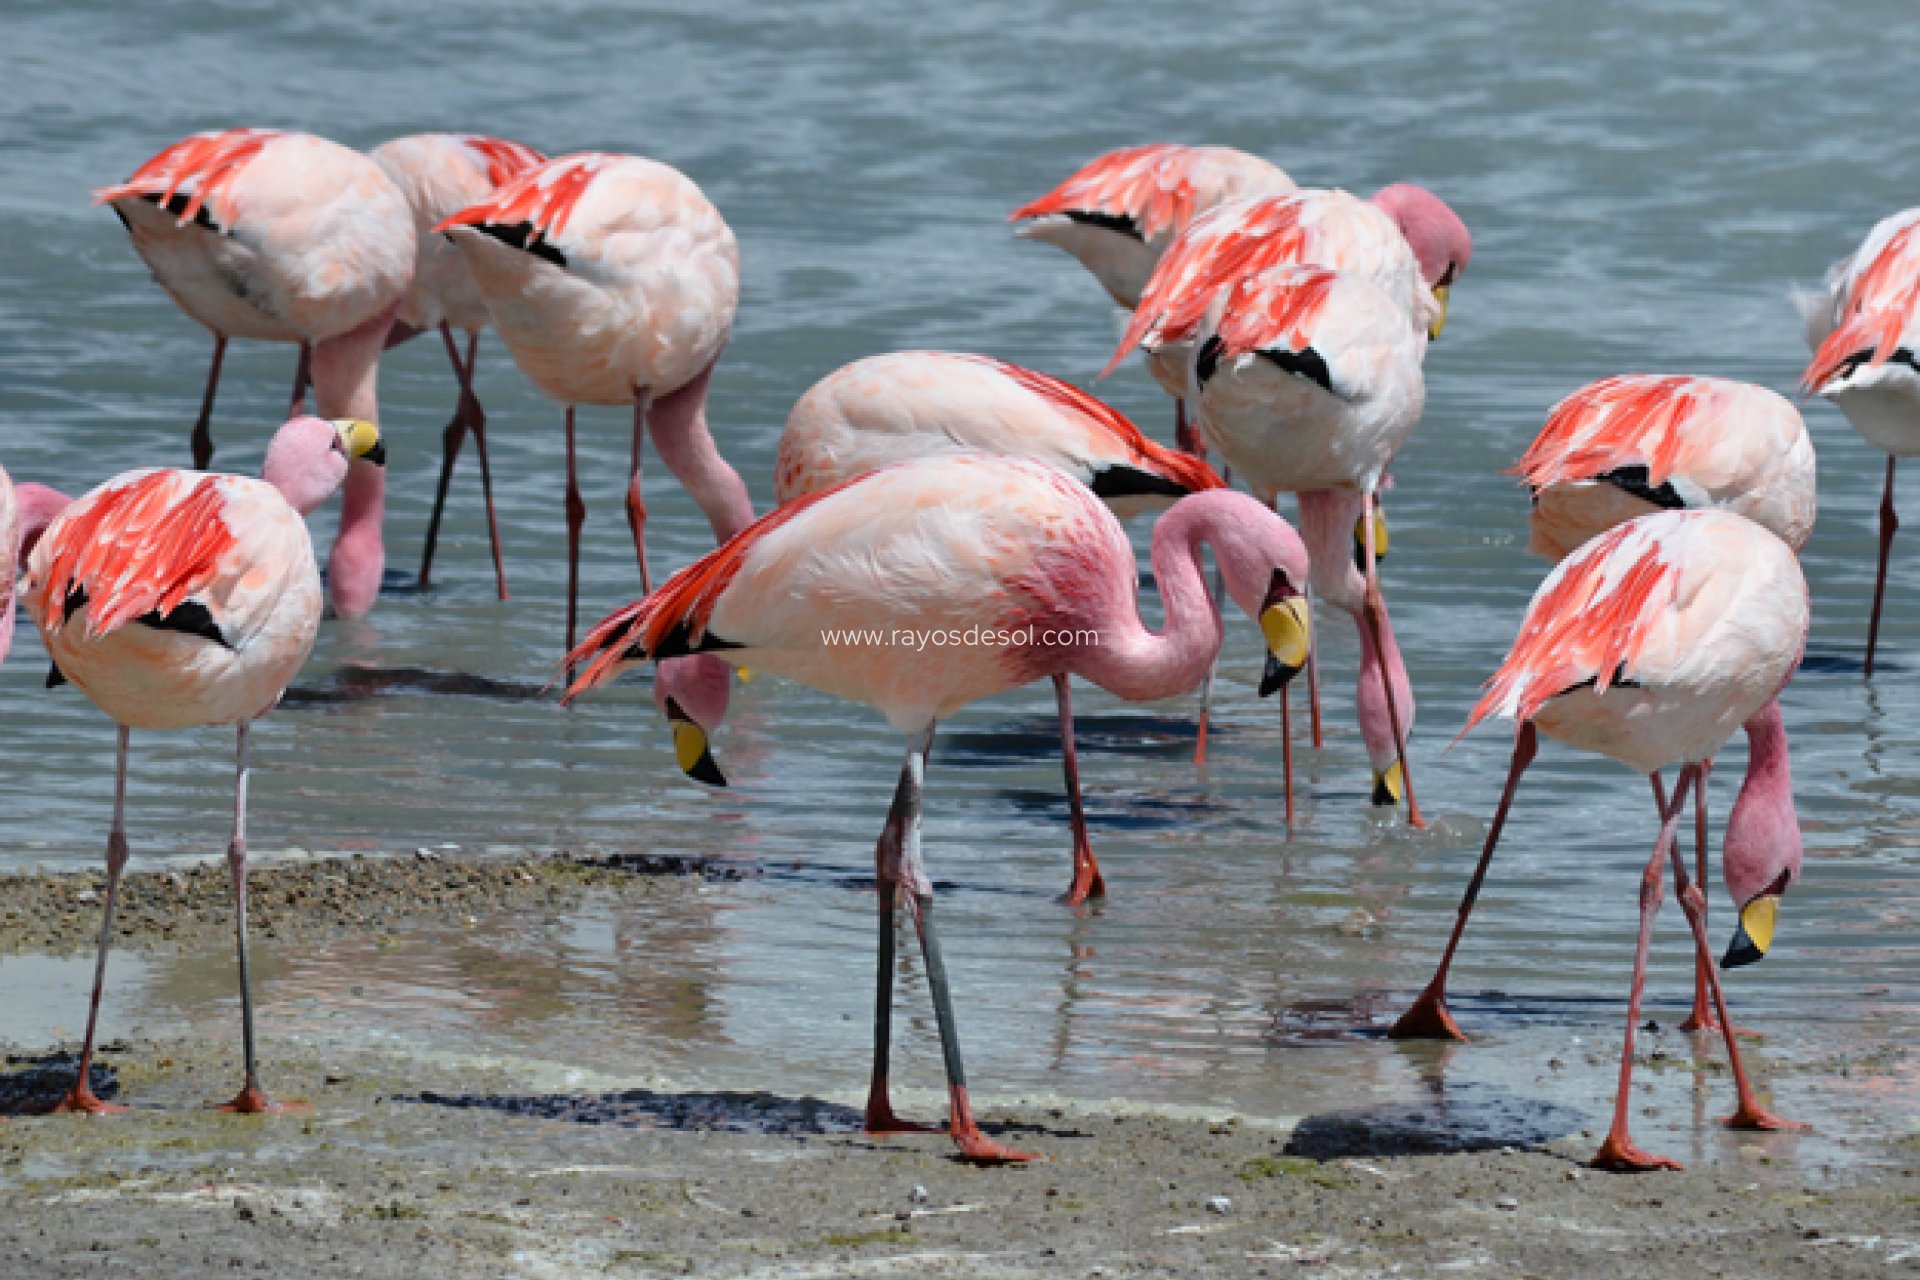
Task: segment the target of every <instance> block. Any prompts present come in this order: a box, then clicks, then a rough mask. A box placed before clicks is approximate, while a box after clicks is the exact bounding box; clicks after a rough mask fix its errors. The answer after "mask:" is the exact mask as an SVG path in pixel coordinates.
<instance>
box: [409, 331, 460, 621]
mask: <svg viewBox="0 0 1920 1280" xmlns="http://www.w3.org/2000/svg"><path fill="white" fill-rule="evenodd" d="M440 337H441V340H442V341H444V342H445V343H446V347H447V359H448V360H450V361H452V363H453V376H454V377H455V378H457V379H459V382H460V396H459V398H458V399H457V400H455V401H454V403H453V416H452V417H451V418H449V419H447V425H446V428H445V429H444V430H442V431H441V433H440V485H439V487H438V488H437V489H435V490H434V494H433V514H432V515H430V516H428V517H427V545H426V548H425V549H424V550H423V551H422V552H421V553H420V588H421V590H423V591H424V590H425V589H426V588H427V587H429V586H431V585H432V582H431V579H432V577H433V551H434V548H435V547H436V546H437V545H438V544H439V542H440V517H441V516H442V515H443V514H444V513H445V512H446V509H447V490H448V489H449V488H450V487H452V485H453V464H454V462H455V461H456V460H458V459H459V457H460V446H461V445H462V444H463V443H465V442H466V438H467V399H468V395H467V385H468V383H467V367H466V365H464V364H462V363H461V362H460V348H459V347H457V346H455V345H454V341H453V328H452V326H450V325H448V324H447V322H446V321H445V320H442V321H441V322H440Z"/></svg>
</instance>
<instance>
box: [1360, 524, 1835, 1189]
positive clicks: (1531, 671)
mask: <svg viewBox="0 0 1920 1280" xmlns="http://www.w3.org/2000/svg"><path fill="white" fill-rule="evenodd" d="M1808 612H1809V604H1808V599H1807V584H1806V579H1805V578H1804V577H1803V576H1802V574H1801V572H1800V562H1799V560H1798V559H1797V558H1796V557H1795V555H1794V553H1793V550H1792V548H1790V547H1788V546H1787V544H1786V543H1784V542H1782V541H1781V540H1780V539H1779V538H1777V537H1776V536H1774V535H1773V534H1772V533H1770V532H1768V531H1767V530H1766V529H1763V528H1761V527H1760V526H1759V525H1757V524H1755V523H1753V522H1752V521H1750V520H1747V519H1745V518H1744V517H1742V516H1738V515H1734V514H1733V513H1731V512H1728V511H1722V510H1713V509H1709V510H1704V511H1663V512H1659V513H1657V514H1654V515H1647V516H1641V517H1640V518H1638V519H1636V520H1632V521H1629V522H1628V523H1626V524H1623V525H1619V526H1617V527H1615V528H1613V529H1610V530H1608V531H1607V532H1606V533H1603V534H1601V535H1600V536H1599V537H1597V538H1595V539H1593V540H1592V541H1591V542H1588V543H1587V544H1586V545H1585V546H1583V547H1581V548H1580V549H1579V550H1578V551H1576V552H1574V553H1573V554H1572V555H1571V556H1569V557H1568V558H1567V559H1565V560H1563V561H1561V562H1560V564H1559V565H1558V566H1557V567H1555V569H1554V570H1553V572H1552V573H1550V574H1549V575H1547V580H1546V581H1545V582H1544V583H1542V584H1541V586H1540V590H1539V591H1537V592H1536V593H1534V597H1533V603H1532V604H1531V605H1529V606H1528V608H1527V617H1526V621H1524V622H1523V623H1522V624H1521V626H1520V636H1519V639H1517V640H1516V641H1515V642H1514V646H1513V651H1512V652H1511V653H1509V654H1508V655H1507V659H1506V661H1505V662H1504V663H1502V664H1501V667H1500V669H1499V670H1498V671H1497V672H1495V673H1494V676H1493V678H1492V679H1491V680H1490V681H1488V684H1487V691H1486V694H1485V695H1484V696H1483V697H1482V698H1481V699H1480V702H1479V703H1478V705H1476V706H1475V707H1474V709H1473V714H1472V715H1471V716H1469V717H1468V720H1467V728H1468V729H1471V728H1472V727H1473V726H1474V725H1475V724H1477V723H1479V722H1480V720H1481V719H1483V718H1484V717H1486V716H1488V715H1490V714H1496V713H1497V714H1499V715H1503V716H1507V717H1510V718H1512V719H1514V720H1516V721H1518V722H1519V725H1520V728H1519V733H1518V735H1517V736H1516V738H1515V741H1514V749H1513V764H1512V768H1511V770H1510V771H1509V773H1508V775H1507V783H1506V788H1505V790H1504V791H1503V792H1502V793H1501V797H1500V805H1499V808H1497V809H1496V810H1495V811H1494V816H1493V824H1492V826H1491V827H1489V828H1488V831H1487V843H1486V847H1485V849H1483V850H1482V851H1481V855H1480V862H1479V865H1478V866H1477V867H1476V868H1475V869H1474V873H1473V877H1472V879H1471V880H1470V881H1469V882H1468V885H1467V892H1466V896H1465V898H1464V900H1463V901H1462V902H1461V904H1460V911H1459V915H1458V918H1457V919H1456V921H1455V924H1454V930H1453V935H1452V936H1451V937H1450V938H1449V939H1448V942H1447V949H1446V951H1445V953H1444V954H1443V955H1442V956H1441V960H1440V965H1439V968H1438V969H1437V970H1436V972H1435V973H1434V975H1433V979H1432V981H1431V982H1429V983H1428V985H1427V987H1426V989H1425V990H1424V991H1423V992H1422V993H1421V995H1420V998H1419V1000H1418V1001H1417V1002H1416V1003H1415V1004H1414V1006H1413V1008H1411V1009H1409V1010H1408V1011H1407V1013H1406V1014H1405V1015H1404V1016H1403V1017H1402V1018H1401V1019H1400V1021H1399V1023H1398V1024H1396V1025H1395V1027H1394V1029H1393V1034H1394V1035H1396V1036H1414V1035H1426V1036H1450V1037H1452V1038H1456V1039H1464V1038H1465V1037H1464V1036H1462V1035H1461V1033H1460V1029H1459V1027H1458V1026H1457V1025H1456V1024H1455V1023H1454V1021H1453V1018H1452V1016H1451V1014H1449V1013H1448V1011H1447V1005H1446V978H1447V969H1448V966H1449V965H1450V964H1451V963H1452V960H1453V954H1454V949H1455V948H1456V947H1457V946H1458V945H1459V942H1460V935H1461V933H1462V932H1463V931H1464V930H1465V928H1466V923H1467V916H1468V914H1469V913H1470V912H1471V911H1472V909H1473V903H1474V900H1475V898H1476V897H1477V896H1478V895H1479V891H1480V886H1481V884H1482V883H1483V882H1484V880H1485V878H1486V873H1487V866H1488V864H1489V863H1490V862H1491V861H1492V859H1493V850H1494V846H1495V844H1496V843H1497V842H1498V841H1499V838H1500V829H1501V827H1502V826H1503V825H1504V824H1505V822H1506V818H1507V810H1508V808H1509V807H1510V806H1511V805H1512V803H1513V795H1514V791H1515V790H1516V789H1517V787H1518V786H1519V783H1520V775H1521V774H1522V773H1523V772H1524V771H1525V770H1526V768H1527V766H1528V765H1529V764H1530V763H1532V761H1533V757H1534V751H1535V745H1536V738H1535V730H1536V727H1537V728H1538V729H1541V730H1544V731H1545V732H1546V733H1547V735H1548V736H1549V737H1554V738H1558V739H1560V740H1561V741H1563V742H1565V743H1567V744H1569V745H1571V746H1575V747H1579V748H1581V749H1583V750H1587V751H1593V752H1597V753H1599V754H1601V755H1605V756H1609V757H1611V758H1613V759H1615V760H1618V761H1619V762H1620V763H1622V764H1624V765H1626V766H1627V767H1628V768H1629V769H1633V770H1635V771H1636V772H1639V773H1644V774H1646V775H1647V776H1648V777H1649V778H1650V779H1651V781H1652V783H1653V792H1654V800H1655V802H1656V803H1657V804H1658V806H1659V809H1660V818H1661V825H1660V837H1659V839H1658V841H1657V842H1656V843H1655V844H1654V849H1653V856H1652V858H1651V859H1650V860H1649V861H1648V863H1647V867H1646V871H1645V873H1644V874H1643V875H1642V877H1641V882H1640V941H1639V947H1638V950H1637V951H1636V953H1635V956H1634V968H1633V985H1632V987H1631V989H1630V993H1629V998H1628V1001H1627V1032H1626V1043H1625V1045H1624V1047H1623V1048H1622V1051H1621V1058H1620V1086H1619V1090H1618V1092H1617V1093H1616V1094H1615V1097H1614V1114H1613V1126H1612V1128H1611V1129H1610V1130H1609V1131H1608V1134H1607V1138H1606V1141H1605V1142H1604V1143H1603V1144H1602V1145H1601V1148H1600V1151H1599V1153H1598V1154H1597V1155H1596V1156H1595V1157H1594V1164H1595V1165H1597V1166H1599V1167H1601V1168H1608V1169H1621V1170H1644V1169H1657V1168H1673V1169H1677V1168H1679V1167H1680V1166H1679V1165H1678V1164H1676V1163H1675V1162H1674V1161H1672V1160H1668V1159H1665V1158H1662V1157H1658V1156H1650V1155H1648V1154H1646V1153H1645V1152H1643V1151H1641V1150H1640V1149H1639V1148H1638V1147H1636V1146H1634V1144H1633V1140H1632V1137H1631V1135H1630V1134H1629V1133H1628V1125H1627V1108H1628V1104H1629V1102H1630V1101H1631V1098H1630V1096H1629V1087H1630V1085H1631V1083H1632V1076H1633V1036H1634V1031H1635V1029H1636V1028H1637V1027H1638V1025H1639V1022H1640V996H1641V991H1642V989H1643V988H1644V986H1645V984H1646V967H1647V945H1648V941H1649V938H1650V937H1651V934H1652V930H1653V918H1654V915H1655V913H1656V912H1657V911H1658V910H1659V907H1660V901H1661V898H1662V888H1661V877H1662V874H1663V873H1662V871H1661V868H1660V864H1661V862H1662V861H1663V860H1666V859H1668V858H1669V855H1671V861H1672V864H1673V878H1674V889H1675V892H1676V894H1677V896H1678V897H1679V899H1680V905H1681V908H1682V910H1683V911H1684V912H1685V913H1686V916H1687V922H1688V924H1689V926H1690V927H1691V929H1692V932H1693V938H1694V948H1695V953H1696V956H1697V958H1698V961H1699V963H1700V964H1701V965H1702V966H1704V970H1705V974H1706V978H1707V982H1708V985H1709V988H1710V990H1711V993H1712V996H1713V1001H1714V1004H1715V1006H1716V1008H1717V1011H1718V1013H1719V1020H1720V1024H1721V1032H1722V1034H1723V1035H1724V1036H1725V1038H1726V1044H1727V1055H1728V1057H1729V1059H1730V1060H1731V1062H1732V1066H1733V1078H1734V1083H1735V1086H1736V1087H1737V1089H1738V1090H1739V1095H1740V1103H1739V1108H1738V1110H1736V1111H1735V1112H1734V1114H1733V1115H1732V1116H1731V1117H1729V1119H1728V1121H1727V1123H1728V1124H1730V1125H1732V1126H1734V1127H1736V1128H1745V1129H1778V1128H1785V1127H1791V1124H1790V1122H1788V1121H1784V1120H1781V1119H1780V1118H1778V1117H1777V1116H1774V1115H1772V1114H1770V1113H1768V1112H1767V1111H1766V1110H1765V1109H1764V1108H1762V1107H1761V1106H1760V1104H1759V1103H1758V1102H1757V1101H1756V1100H1755V1098H1754V1096H1753V1091H1752V1088H1751V1086H1750V1085H1749V1084H1748V1082H1747V1076H1746V1070H1745V1068H1744V1067H1743V1066H1742V1065H1741V1061H1740V1047H1739V1044H1738V1042H1737V1041H1736V1040H1735V1038H1734V1031H1733V1024H1732V1021H1731V1020H1730V1019H1729V1018H1728V1017H1727V1008H1726V998H1725V995H1724V994H1723V993H1722V991H1721V989H1720V980H1719V976H1718V975H1717V974H1716V973H1715V972H1714V970H1713V967H1712V960H1711V957H1710V954H1709V952H1708V950H1707V934H1706V923H1705V910H1706V900H1705V896H1704V894H1703V893H1702V892H1701V890H1700V888H1699V887H1698V886H1697V885H1696V884H1694V882H1693V881H1692V880H1691V879H1690V878H1689V877H1688V875H1687V869H1686V862H1685V860H1684V859H1683V858H1682V857H1681V855H1680V849H1679V846H1678V844H1677V842H1676V841H1675V839H1674V830H1675V824H1676V823H1677V822H1678V820H1679V817H1680V813H1681V811H1682V810H1683V809H1684V808H1685V806H1686V800H1687V793H1688V790H1689V788H1695V789H1697V788H1698V786H1699V779H1700V770H1701V765H1702V763H1703V762H1704V761H1706V760H1708V759H1710V758H1712V756H1713V755H1714V754H1715V753H1717V752H1718V751H1719V750H1720V748H1721V747H1722V746H1723V745H1724V744H1725V743H1726V740H1727V738H1728V737H1729V736H1731V735H1732V733H1733V731H1734V730H1735V729H1736V728H1739V727H1741V726H1742V725H1744V726H1745V727H1746V731H1747V737H1748V741H1749V742H1751V743H1752V747H1753V762H1752V764H1751V766H1750V767H1749V769H1748V771H1747V778H1746V781H1745V783H1743V784H1742V786H1741V788H1740V796H1739V798H1738V799H1737V800H1736V801H1735V802H1734V806H1733V812H1732V813H1731V814H1730V815H1729V817H1728V820H1727V834H1726V839H1725V841H1724V844H1723V847H1722V851H1721V869H1722V872H1723V874H1724V875H1725V878H1726V883H1727V888H1728V890H1729V891H1730V892H1731V893H1732V895H1733V899H1734V901H1735V902H1736V903H1737V904H1739V908H1740V928H1739V930H1738V932H1737V933H1736V934H1735V936H1734V939H1733V943H1732V945H1731V946H1729V947H1728V949H1727V953H1726V956H1725V958H1724V959H1722V960H1721V962H1720V963H1721V965H1722V966H1723V967H1726V968H1732V967H1734V966H1736V965H1742V964H1749V963H1751V962H1753V961H1755V960H1758V959H1760V958H1761V957H1762V956H1763V955H1764V954H1765V953H1766V951H1767V948H1768V947H1769V946H1770V945H1771V943H1772V940H1773V930H1774V922H1775V919H1776V918H1777V915H1778V912H1779V906H1780V898H1781V895H1782V894H1784V893H1785V892H1786V891H1787V888H1788V887H1789V886H1790V885H1792V883H1793V882H1794V881H1795V880H1796V879H1798V878H1799V875H1800V853H1801V848H1800V827H1799V823H1798V820H1797V819H1796V817H1795V815H1794V806H1793V780H1792V775H1791V772H1790V770H1789V764H1788V757H1787V738H1786V729H1785V727H1784V725H1783V724H1782V721H1781V717H1780V708H1779V703H1778V701H1777V695H1778V694H1779V692H1780V690H1781V688H1782V687H1783V686H1785V684H1786V682H1787V681H1788V680H1789V679H1790V678H1791V677H1792V675H1793V670H1794V668H1795V667H1796V666H1798V665H1799V662H1800V655H1801V653H1802V652H1803V651H1804V650H1805V647H1806V638H1807V619H1808ZM1462 732H1465V731H1464V730H1463V731H1462ZM1673 763H1678V764H1680V765H1681V769H1680V775H1679V778H1678V779H1677V781H1676V782H1675V784H1674V793H1673V802H1672V803H1671V804H1669V803H1668V802H1667V798H1666V794H1665V790H1664V788H1663V787H1662V785H1661V782H1660V770H1661V769H1662V768H1664V767H1665V766H1666V765H1669V764H1673Z"/></svg>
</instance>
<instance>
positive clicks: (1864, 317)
mask: <svg viewBox="0 0 1920 1280" xmlns="http://www.w3.org/2000/svg"><path fill="white" fill-rule="evenodd" d="M1847 275H1848V278H1847V279H1846V280H1845V281H1844V282H1843V284H1842V289H1843V290H1844V293H1843V295H1842V297H1841V300H1840V305H1839V307H1838V308H1837V313H1836V317H1835V318H1836V320H1837V323H1836V324H1835V325H1834V328H1833V331H1832V332H1831V333H1829V334H1828V335H1827V336H1826V338H1825V340H1824V341H1822V342H1821V343H1820V345H1819V347H1818V348H1817V349H1816V350H1815V351H1814V354H1813V360H1812V361H1811V362H1810V363H1809V364H1808V365H1807V368H1806V372H1805V373H1803V374H1801V376H1800V385H1801V387H1802V389H1804V390H1806V391H1809V392H1819V391H1823V390H1825V389H1827V387H1828V386H1829V385H1830V384H1831V383H1833V382H1835V381H1837V380H1839V379H1840V378H1843V377H1845V376H1846V375H1848V374H1850V373H1852V372H1853V371H1854V370H1856V369H1858V368H1860V367H1861V366H1862V365H1866V366H1869V367H1873V366H1878V365H1883V364H1885V363H1887V361H1888V360H1890V359H1894V358H1895V357H1897V356H1901V355H1903V354H1904V357H1905V361H1906V363H1909V364H1914V363H1915V362H1916V361H1915V354H1914V352H1913V350H1912V349H1911V348H1910V347H1906V346H1903V345H1902V343H1901V338H1902V337H1903V336H1904V335H1905V334H1906V332H1907V329H1908V327H1909V326H1910V325H1911V324H1912V323H1913V322H1914V321H1915V319H1916V318H1917V317H1920V211H1909V212H1908V213H1905V214H1900V215H1896V216H1895V217H1893V218H1889V219H1887V220H1885V221H1883V222H1882V223H1881V224H1880V225H1879V226H1877V227H1875V228H1874V230H1873V233H1872V234H1870V235H1869V236H1868V237H1867V242H1866V244H1864V245H1862V246H1861V249H1860V252H1859V253H1858V254H1856V255H1855V256H1854V258H1853V259H1852V262H1851V264H1850V266H1849V270H1848V273H1847Z"/></svg>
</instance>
